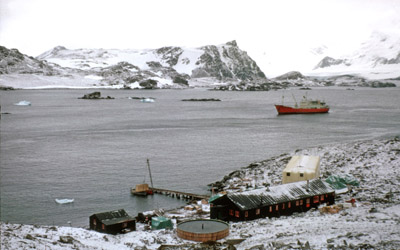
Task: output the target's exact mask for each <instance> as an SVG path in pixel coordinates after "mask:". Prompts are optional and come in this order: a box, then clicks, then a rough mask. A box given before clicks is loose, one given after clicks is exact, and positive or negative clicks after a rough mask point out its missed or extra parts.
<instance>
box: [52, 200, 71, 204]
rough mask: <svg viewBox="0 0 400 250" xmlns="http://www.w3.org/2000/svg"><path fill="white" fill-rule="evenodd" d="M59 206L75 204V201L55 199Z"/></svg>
mask: <svg viewBox="0 0 400 250" xmlns="http://www.w3.org/2000/svg"><path fill="white" fill-rule="evenodd" d="M55 201H56V202H57V203H58V204H68V203H72V202H74V199H55Z"/></svg>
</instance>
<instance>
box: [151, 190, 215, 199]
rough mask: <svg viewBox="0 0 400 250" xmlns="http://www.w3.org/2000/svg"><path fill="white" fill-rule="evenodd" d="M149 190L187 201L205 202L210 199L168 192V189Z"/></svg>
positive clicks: (190, 194)
mask: <svg viewBox="0 0 400 250" xmlns="http://www.w3.org/2000/svg"><path fill="white" fill-rule="evenodd" d="M149 189H150V190H153V192H154V193H155V194H164V195H168V196H171V197H176V198H178V199H187V200H202V199H206V200H208V199H209V198H210V195H201V194H192V193H186V192H180V191H174V190H168V189H163V188H154V187H150V188H149Z"/></svg>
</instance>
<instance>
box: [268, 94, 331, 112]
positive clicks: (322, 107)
mask: <svg viewBox="0 0 400 250" xmlns="http://www.w3.org/2000/svg"><path fill="white" fill-rule="evenodd" d="M293 98H294V97H293ZM295 102H296V99H295ZM275 108H276V110H277V111H278V114H279V115H285V114H317V113H328V112H329V106H328V105H326V103H325V102H323V101H320V100H309V99H307V97H305V96H303V100H301V102H300V105H297V102H296V103H295V105H294V106H293V107H290V106H285V105H283V103H282V105H278V104H276V105H275Z"/></svg>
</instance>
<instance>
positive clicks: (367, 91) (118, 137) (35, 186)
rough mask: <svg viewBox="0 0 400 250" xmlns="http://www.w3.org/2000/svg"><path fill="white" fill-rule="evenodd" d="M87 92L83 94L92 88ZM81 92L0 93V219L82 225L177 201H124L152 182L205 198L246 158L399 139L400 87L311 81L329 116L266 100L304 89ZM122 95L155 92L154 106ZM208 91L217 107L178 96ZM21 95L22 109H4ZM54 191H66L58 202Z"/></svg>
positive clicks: (177, 203)
mask: <svg viewBox="0 0 400 250" xmlns="http://www.w3.org/2000/svg"><path fill="white" fill-rule="evenodd" d="M93 91H94V90H93ZM90 92H92V90H18V91H2V92H0V98H1V99H0V103H1V107H2V112H3V113H4V112H7V113H10V114H3V115H2V118H1V120H0V125H1V127H0V128H1V134H0V135H1V148H0V153H1V189H0V192H1V220H2V221H9V222H15V223H29V224H49V225H53V224H54V225H68V224H69V223H68V222H70V223H71V224H72V225H73V226H88V218H89V216H90V215H91V214H93V213H97V212H104V211H110V210H114V209H120V208H124V209H125V210H126V211H127V212H128V213H129V214H130V215H133V216H135V215H136V214H137V213H138V212H142V211H147V210H151V209H155V208H173V207H177V206H181V205H183V204H185V203H184V202H183V201H180V200H177V199H173V198H170V197H165V196H161V195H155V196H152V197H148V198H142V197H135V196H132V195H131V194H130V188H131V187H134V186H135V185H136V184H138V183H142V182H143V181H146V182H149V176H148V172H147V169H146V159H147V158H148V159H150V165H151V169H152V175H153V182H154V186H156V187H160V188H167V189H172V190H181V191H186V192H194V193H207V192H208V191H207V184H209V183H211V182H214V181H216V180H220V179H221V178H222V177H223V176H224V175H226V174H228V173H230V172H231V171H233V170H236V169H239V168H242V167H245V166H247V165H248V164H249V163H251V162H254V161H259V160H264V159H268V158H269V157H272V156H275V155H279V154H281V153H285V152H291V151H293V150H296V149H301V148H308V147H315V146H320V145H327V144H332V143H337V142H348V141H353V140H359V139H372V138H380V137H391V136H395V135H399V134H400V88H390V89H389V88H388V89H371V88H357V89H356V90H354V91H350V90H346V89H344V88H315V89H313V90H311V91H308V92H307V93H308V96H309V97H313V98H321V99H324V100H325V101H326V102H327V103H328V104H329V105H330V106H331V111H330V112H329V113H328V114H317V115H290V116H278V115H277V113H276V111H275V108H274V106H273V104H274V103H281V102H282V95H285V102H287V103H290V102H293V100H292V93H293V94H294V96H295V97H296V98H297V99H298V100H300V98H301V96H302V95H305V93H306V92H305V91H304V90H297V89H293V90H280V91H270V92H217V91H207V90H203V89H190V90H154V91H136V90H135V91H127V90H101V92H102V95H103V96H107V95H109V96H112V97H115V99H113V100H96V101H94V100H82V99H78V97H81V96H83V95H84V94H87V93H90ZM129 96H138V97H142V96H143V97H154V98H156V102H154V103H141V102H140V101H138V100H130V99H128V97H129ZM188 98H219V99H221V100H222V101H221V102H183V101H181V100H182V99H188ZM21 100H28V101H30V102H31V103H32V106H15V105H13V104H14V103H17V102H19V101H21ZM55 198H74V199H75V202H74V203H73V204H69V205H59V204H56V203H55V201H54V199H55Z"/></svg>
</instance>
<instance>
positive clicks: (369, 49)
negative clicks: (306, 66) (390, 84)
mask: <svg viewBox="0 0 400 250" xmlns="http://www.w3.org/2000/svg"><path fill="white" fill-rule="evenodd" d="M312 74H313V75H318V74H320V75H324V74H325V75H337V74H359V75H361V76H364V77H366V78H370V79H383V78H396V77H399V76H400V34H390V35H388V34H386V33H382V32H374V33H372V34H371V36H370V37H369V39H367V40H366V41H365V42H364V43H362V44H361V45H360V47H359V49H357V50H355V51H354V52H353V53H350V54H348V55H342V56H340V57H338V58H335V57H333V56H329V55H327V56H325V57H324V58H323V59H322V60H321V61H320V62H319V63H318V64H317V65H316V66H315V68H314V70H313V71H312Z"/></svg>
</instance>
